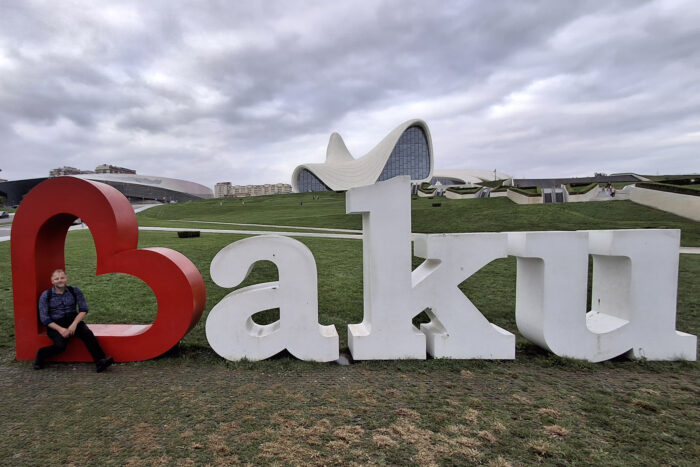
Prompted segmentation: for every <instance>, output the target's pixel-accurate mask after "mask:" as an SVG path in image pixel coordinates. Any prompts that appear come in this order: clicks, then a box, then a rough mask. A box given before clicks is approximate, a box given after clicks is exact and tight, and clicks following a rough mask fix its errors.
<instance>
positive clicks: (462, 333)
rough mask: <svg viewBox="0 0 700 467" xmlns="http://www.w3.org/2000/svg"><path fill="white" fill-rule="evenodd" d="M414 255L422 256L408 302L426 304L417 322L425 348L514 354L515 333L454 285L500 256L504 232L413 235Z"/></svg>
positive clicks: (455, 354) (449, 353)
mask: <svg viewBox="0 0 700 467" xmlns="http://www.w3.org/2000/svg"><path fill="white" fill-rule="evenodd" d="M414 245H415V248H414V253H415V255H416V256H420V257H421V258H426V261H425V262H423V264H421V265H420V266H419V267H418V268H416V270H415V271H414V272H413V296H412V303H413V304H414V306H415V307H416V308H415V309H418V310H422V309H425V308H429V311H428V312H427V313H428V316H429V317H430V322H429V323H426V324H421V326H420V330H421V331H422V332H423V333H425V335H426V337H427V343H428V353H429V354H430V355H432V356H433V357H437V358H489V359H495V358H501V359H513V358H515V336H514V335H513V334H511V333H510V332H508V331H506V330H505V329H502V328H500V327H498V326H496V325H495V324H491V323H490V322H489V321H488V320H487V319H486V318H485V317H484V315H482V314H481V313H480V312H479V310H478V309H477V308H476V307H475V306H474V304H473V303H472V302H471V300H469V299H468V298H467V297H466V295H464V294H463V293H462V291H461V290H459V284H461V283H462V282H463V281H464V280H466V279H467V278H468V277H470V276H471V275H472V274H474V273H475V272H477V271H478V270H479V269H481V268H482V267H484V266H485V265H487V264H488V263H490V262H491V261H493V260H494V259H497V258H505V257H506V256H507V250H508V234H505V233H474V234H439V235H425V236H417V238H416V239H415V240H414Z"/></svg>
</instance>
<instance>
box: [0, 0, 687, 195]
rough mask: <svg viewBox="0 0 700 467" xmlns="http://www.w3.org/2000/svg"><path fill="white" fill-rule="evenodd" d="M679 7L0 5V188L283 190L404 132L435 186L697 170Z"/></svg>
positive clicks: (683, 13)
mask: <svg viewBox="0 0 700 467" xmlns="http://www.w3.org/2000/svg"><path fill="white" fill-rule="evenodd" d="M697 24H700V9H699V8H698V7H697V6H696V5H695V2H693V1H692V0H687V1H646V2H639V1H616V2H598V1H590V2H585V1H582V2H556V1H533V2H520V1H512V2H482V1H473V2H462V1H455V2H441V3H439V4H428V3H425V2H418V1H398V0H395V1H369V0H367V1H363V2H349V1H348V2H344V1H339V2H322V1H311V2H308V1H304V2H301V1H277V2H264V3H260V2H223V1H208V2H191V3H189V2H188V3H177V4H173V3H171V2H148V3H147V4H145V3H142V2H108V3H105V2H101V3H99V4H95V3H93V2H78V3H74V2H71V3H55V2H44V1H37V2H23V1H9V2H3V3H2V5H0V168H1V169H2V170H3V172H2V174H1V175H0V176H2V177H4V178H10V179H14V178H25V177H27V178H28V177H36V176H43V175H46V174H47V172H48V170H49V169H51V168H53V167H57V166H60V165H72V166H77V167H80V168H84V169H90V168H94V166H95V165H97V164H100V163H104V162H107V163H113V164H117V165H123V166H127V167H131V168H134V169H136V170H137V171H138V172H139V173H143V174H154V175H164V176H171V177H178V178H185V179H189V180H193V181H197V182H200V183H203V184H206V185H209V186H213V184H214V183H216V182H217V181H232V182H234V183H266V182H277V181H288V179H289V177H290V176H291V170H292V169H293V168H294V166H296V165H298V164H300V163H302V162H312V161H320V160H322V159H323V156H324V153H325V144H326V142H327V138H328V135H329V134H330V133H331V132H332V131H339V132H340V133H341V134H343V136H344V138H345V139H346V141H347V143H348V146H349V148H350V150H351V151H352V152H353V153H354V154H355V155H361V154H363V153H364V152H366V151H367V150H369V149H370V148H371V146H372V145H373V144H375V143H376V142H378V141H379V139H381V138H382V137H383V136H384V135H385V134H386V133H387V132H388V131H390V130H391V129H392V128H393V127H394V126H396V125H398V124H399V123H401V122H403V121H405V120H407V119H410V118H416V117H417V118H424V119H426V120H427V122H428V124H429V125H430V128H431V130H432V132H433V141H434V145H435V154H436V166H437V167H438V168H440V167H443V168H483V169H492V168H494V166H497V167H498V169H499V170H502V171H504V172H506V173H511V174H512V175H516V176H521V177H526V176H567V175H589V174H592V173H593V172H594V171H606V172H619V171H636V172H640V173H656V172H657V171H660V172H695V171H697V170H698V168H697V153H698V148H699V147H700V130H698V128H700V125H699V124H700V117H698V112H697V109H698V108H700V93H699V92H698V86H699V85H698V83H700V71H699V70H700V53H699V52H698V51H697V47H696V44H698V43H700V29H699V28H698V27H697Z"/></svg>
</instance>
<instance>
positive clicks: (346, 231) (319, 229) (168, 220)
mask: <svg viewBox="0 0 700 467" xmlns="http://www.w3.org/2000/svg"><path fill="white" fill-rule="evenodd" d="M165 220H166V221H167V222H191V223H193V224H217V225H238V226H240V227H272V228H275V229H291V230H318V231H320V232H324V231H325V232H344V233H355V234H361V233H362V230H350V229H329V228H326V227H297V226H293V225H268V224H239V223H237V222H211V221H184V220H175V219H165Z"/></svg>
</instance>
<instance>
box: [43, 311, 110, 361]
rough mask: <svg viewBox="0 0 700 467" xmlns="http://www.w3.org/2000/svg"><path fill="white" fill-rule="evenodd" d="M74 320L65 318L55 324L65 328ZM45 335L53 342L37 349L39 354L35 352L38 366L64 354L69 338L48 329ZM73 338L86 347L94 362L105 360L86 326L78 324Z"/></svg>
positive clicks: (82, 323) (81, 323)
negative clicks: (50, 358) (76, 338)
mask: <svg viewBox="0 0 700 467" xmlns="http://www.w3.org/2000/svg"><path fill="white" fill-rule="evenodd" d="M74 319H75V316H73V317H65V318H62V319H59V320H57V321H56V324H58V325H59V326H61V327H64V328H67V327H68V326H70V325H71V324H72V323H73V320H74ZM46 335H47V336H49V338H50V339H51V340H52V341H53V345H50V346H48V347H42V348H41V349H39V352H37V360H38V363H39V364H42V363H44V361H45V360H46V359H47V358H49V357H52V356H54V355H57V354H60V353H61V352H64V351H65V350H66V346H67V345H68V341H69V340H70V338H68V339H66V338H65V337H63V336H62V335H61V334H60V333H59V332H58V331H56V330H54V329H51V328H48V327H47V328H46ZM75 336H76V337H78V338H79V339H80V340H81V341H83V342H84V343H85V347H87V349H88V351H89V352H90V355H92V359H93V360H94V361H95V362H99V361H100V360H102V359H103V358H105V353H104V352H103V351H102V347H100V344H98V343H97V338H96V337H95V335H94V334H93V333H92V331H91V330H90V328H89V327H87V324H85V323H84V322H82V321H81V322H80V323H78V326H77V327H76V328H75Z"/></svg>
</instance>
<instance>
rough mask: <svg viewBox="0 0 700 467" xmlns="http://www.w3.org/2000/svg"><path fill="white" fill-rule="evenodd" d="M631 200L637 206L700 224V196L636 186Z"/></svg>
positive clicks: (632, 190)
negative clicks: (641, 205)
mask: <svg viewBox="0 0 700 467" xmlns="http://www.w3.org/2000/svg"><path fill="white" fill-rule="evenodd" d="M630 199H631V200H632V201H633V202H635V203H637V204H643V205H644V206H649V207H652V208H655V209H661V210H662V211H667V212H670V213H672V214H675V215H677V216H682V217H687V218H688V219H692V220H694V221H699V222H700V196H690V195H683V194H680V193H669V192H667V191H659V190H649V189H647V188H641V187H637V186H635V187H631V188H630Z"/></svg>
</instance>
